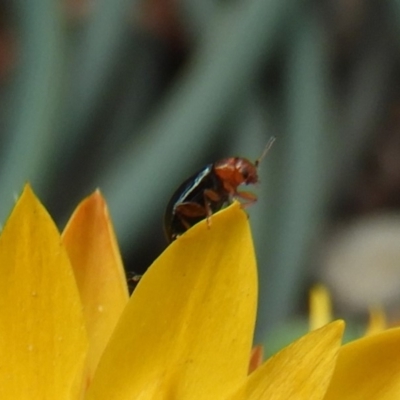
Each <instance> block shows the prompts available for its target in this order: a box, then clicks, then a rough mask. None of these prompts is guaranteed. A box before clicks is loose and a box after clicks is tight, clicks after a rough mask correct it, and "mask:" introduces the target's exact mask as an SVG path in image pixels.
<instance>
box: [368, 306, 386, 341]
mask: <svg viewBox="0 0 400 400" xmlns="http://www.w3.org/2000/svg"><path fill="white" fill-rule="evenodd" d="M386 328H387V324H386V314H385V311H384V310H383V308H382V307H371V308H370V310H369V321H368V326H367V330H366V332H365V334H364V335H365V336H369V335H374V334H375V333H379V332H382V331H384V330H385V329H386Z"/></svg>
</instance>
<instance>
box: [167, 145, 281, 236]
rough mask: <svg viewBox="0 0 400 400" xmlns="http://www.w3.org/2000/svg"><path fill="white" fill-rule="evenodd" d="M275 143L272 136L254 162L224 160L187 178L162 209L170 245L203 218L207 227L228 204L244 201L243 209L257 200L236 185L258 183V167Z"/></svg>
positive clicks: (243, 159)
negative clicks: (239, 200)
mask: <svg viewBox="0 0 400 400" xmlns="http://www.w3.org/2000/svg"><path fill="white" fill-rule="evenodd" d="M274 141H275V138H274V137H272V138H271V139H270V140H269V141H268V143H267V145H266V147H265V149H264V151H263V153H262V155H261V157H259V158H258V159H257V160H256V161H255V162H254V163H252V162H251V161H249V160H248V159H246V158H242V157H230V158H224V159H223V160H220V161H217V162H215V163H213V164H208V165H206V166H205V167H203V168H202V169H201V170H199V171H197V172H196V173H195V174H193V175H192V176H191V177H190V178H188V179H186V181H184V182H183V183H182V185H180V186H179V187H178V189H177V190H176V191H175V193H174V194H173V195H172V197H171V200H170V201H169V203H168V205H167V208H166V210H165V214H164V230H165V234H166V237H167V240H168V241H169V242H172V241H173V240H175V239H176V238H177V237H179V236H180V235H182V233H184V232H186V231H187V230H188V229H189V228H190V227H192V226H193V225H195V224H196V223H197V222H199V221H201V220H203V219H205V218H207V223H208V226H210V225H211V215H212V214H214V213H215V212H217V211H219V210H221V209H222V208H224V207H226V206H227V205H229V204H231V203H232V202H233V200H234V199H241V200H243V201H244V202H243V203H242V206H243V207H246V206H249V205H251V204H253V203H254V202H255V201H257V196H256V195H255V194H254V193H251V192H244V191H238V186H239V185H241V184H245V185H251V184H254V183H257V182H258V175H257V168H258V165H259V163H260V161H261V160H262V159H263V158H264V156H265V155H266V154H267V152H268V150H269V149H270V148H271V146H272V144H273V142H274Z"/></svg>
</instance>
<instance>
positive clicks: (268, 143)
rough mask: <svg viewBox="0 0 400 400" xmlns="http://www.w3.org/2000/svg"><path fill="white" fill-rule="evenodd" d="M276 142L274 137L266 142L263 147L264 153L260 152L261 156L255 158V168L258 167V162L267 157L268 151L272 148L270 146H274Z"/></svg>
mask: <svg viewBox="0 0 400 400" xmlns="http://www.w3.org/2000/svg"><path fill="white" fill-rule="evenodd" d="M275 140H276V137H275V136H271V137H270V138H269V140H268V142H267V144H266V145H265V148H264V151H263V152H262V154H261V156H260V157H258V158H257V160H256V162H255V163H254V165H255V166H256V168H257V167H258V166H259V164H260V162H261V161H262V159H263V158H264V157H265V156H266V155H267V153H268V151H269V149H270V148H271V147H272V145H273V144H274V142H275Z"/></svg>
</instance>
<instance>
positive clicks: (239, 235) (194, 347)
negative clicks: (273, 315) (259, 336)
mask: <svg viewBox="0 0 400 400" xmlns="http://www.w3.org/2000/svg"><path fill="white" fill-rule="evenodd" d="M256 299H257V279H256V266H255V259H254V250H253V245H252V240H251V235H250V230H249V226H248V221H247V216H246V214H245V213H244V212H243V210H241V209H240V207H239V205H238V204H236V203H235V204H234V205H233V206H231V207H229V208H227V209H226V210H223V211H222V212H220V213H217V214H216V215H213V217H212V226H211V228H210V229H207V224H206V222H205V221H203V222H202V223H199V224H197V225H196V226H194V227H193V228H192V229H190V230H189V231H188V232H187V233H185V234H184V235H183V236H181V237H180V238H179V239H178V240H176V241H175V242H174V243H172V244H171V245H170V246H169V247H168V248H167V249H166V251H165V252H164V253H163V254H162V255H161V256H160V257H159V258H158V259H157V260H156V261H155V262H154V264H153V265H152V266H151V267H150V269H149V270H148V271H147V272H146V274H145V275H144V277H143V278H142V280H141V281H140V282H139V284H138V286H137V288H136V290H135V292H134V294H133V296H132V298H131V300H130V302H129V303H128V306H127V308H126V309H125V312H124V314H123V315H122V318H121V320H120V322H119V324H118V325H117V328H116V330H115V332H114V334H113V336H112V337H111V341H110V343H109V346H108V347H107V348H106V350H105V352H104V354H103V357H102V359H101V360H100V363H99V367H98V369H97V371H96V374H95V377H94V380H93V384H92V386H91V390H90V392H89V394H90V395H89V398H90V399H96V400H100V399H107V400H113V399H115V400H117V399H118V400H125V399H166V398H168V399H172V398H174V399H180V400H185V399H191V400H194V399H196V400H197V399H207V400H209V399H218V398H221V396H222V395H224V394H226V393H227V392H228V391H230V390H231V388H232V386H233V385H235V386H236V385H238V384H239V383H240V382H241V381H242V380H243V379H245V378H246V376H247V368H248V362H249V354H250V350H251V343H252V337H253V329H254V323H255V313H256Z"/></svg>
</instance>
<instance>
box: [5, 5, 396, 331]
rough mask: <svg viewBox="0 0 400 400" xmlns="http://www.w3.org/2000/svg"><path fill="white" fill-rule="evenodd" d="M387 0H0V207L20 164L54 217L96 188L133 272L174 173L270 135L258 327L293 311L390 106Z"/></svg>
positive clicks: (250, 153)
mask: <svg viewBox="0 0 400 400" xmlns="http://www.w3.org/2000/svg"><path fill="white" fill-rule="evenodd" d="M399 11H400V3H399V1H394V0H393V1H388V2H380V1H378V0H375V1H365V2H361V1H356V0H352V1H333V0H325V1H321V2H311V1H303V2H299V1H290V0H248V1H241V0H235V1H233V0H230V1H228V0H226V1H211V0H181V1H172V0H170V1H162V0H147V1H144V2H138V1H135V0H132V1H127V0H114V1H107V0H95V1H89V0H63V1H60V2H55V1H53V0H36V1H35V2H31V3H29V4H28V3H27V2H22V1H21V0H14V1H8V2H2V3H1V14H0V16H1V18H0V83H1V91H0V115H1V126H2V128H3V129H2V130H1V136H0V143H1V147H0V152H1V153H0V155H1V158H0V198H1V202H0V220H1V221H4V220H5V218H6V216H7V214H8V212H9V211H10V208H11V205H12V203H13V198H14V196H15V193H19V192H20V190H21V188H22V185H23V183H24V182H25V181H27V180H29V181H31V182H32V184H33V186H34V188H35V190H36V191H37V193H38V194H39V196H40V197H41V198H42V199H44V200H45V201H44V202H45V204H46V206H47V207H48V208H49V210H50V211H51V212H52V214H53V215H55V216H56V218H57V221H58V223H59V224H60V226H62V224H63V223H64V222H65V220H66V218H67V216H68V215H69V213H70V212H71V211H72V209H73V208H74V206H75V205H76V204H77V202H78V201H79V200H80V199H81V198H82V197H84V196H85V195H87V194H89V193H90V192H91V191H92V190H94V189H95V188H96V187H100V189H101V190H102V191H103V193H104V195H105V197H106V198H107V200H108V202H109V206H110V209H111V214H112V217H113V220H114V222H115V225H116V229H117V234H118V237H119V241H120V243H121V246H122V252H123V255H124V258H125V261H126V265H127V268H128V269H129V270H131V271H136V272H143V271H144V270H145V268H146V267H147V266H148V265H149V264H150V263H151V261H152V260H153V259H154V258H155V257H156V256H157V255H158V254H159V253H160V252H161V251H162V249H163V248H164V247H165V240H164V238H163V234H162V225H161V221H162V214H163V209H164V207H165V205H166V204H167V202H168V199H169V197H170V195H171V194H172V192H173V191H174V189H175V188H176V187H177V186H178V185H179V184H180V183H181V181H183V180H184V179H185V178H187V177H188V176H189V175H191V174H192V173H193V172H194V171H195V170H196V169H198V168H200V167H202V166H203V165H204V164H206V163H209V162H212V161H214V160H217V159H219V158H221V157H225V156H230V155H241V156H245V157H248V158H250V159H255V158H257V157H258V156H259V154H260V152H261V151H262V149H263V147H264V145H265V143H266V142H267V140H268V138H269V137H271V136H272V135H275V136H277V142H276V144H275V145H274V148H273V150H272V151H271V152H270V153H269V155H268V157H267V159H266V160H264V161H263V164H262V166H261V168H260V176H261V181H262V183H261V184H260V186H259V188H258V189H257V193H258V195H259V202H258V204H257V205H256V206H254V207H253V208H252V209H251V210H249V212H250V216H251V220H252V225H253V228H254V236H255V242H256V251H257V255H258V260H259V265H260V307H259V325H258V331H257V335H258V337H259V338H261V337H263V336H264V334H265V332H266V331H267V330H269V329H273V328H274V326H277V324H279V323H281V322H282V321H284V320H285V319H286V318H287V317H288V316H290V315H292V314H293V313H294V312H295V311H298V310H299V307H300V303H301V302H300V300H299V299H300V298H301V295H302V294H303V293H304V292H305V288H306V285H307V283H308V282H309V281H310V279H311V276H312V268H313V266H314V265H315V252H313V251H311V250H312V249H313V248H315V244H316V243H317V242H318V240H317V239H318V238H319V237H320V236H321V234H322V233H323V229H324V227H325V226H326V224H327V223H328V222H329V221H330V219H331V218H332V217H333V216H336V217H337V216H341V215H344V214H345V211H346V210H347V211H348V210H349V209H351V207H347V206H348V205H349V204H351V205H352V206H353V208H352V210H353V211H352V212H356V211H355V209H356V208H357V207H354V205H357V202H356V201H355V202H354V201H353V202H351V201H350V200H351V199H353V200H354V197H353V198H352V197H351V193H352V189H353V188H354V187H355V186H354V182H355V181H356V180H357V177H358V176H359V169H360V165H362V160H363V157H364V156H365V154H366V152H367V151H369V150H370V149H371V148H372V147H373V146H374V143H376V140H377V139H376V138H377V135H378V132H382V130H383V129H384V127H385V126H387V124H390V123H391V118H393V115H394V114H393V110H396V109H397V110H398V107H399V104H398V98H399V97H398V96H399V93H398V89H397V88H398V81H399V78H398V77H399V74H398V70H399V65H398V54H399V53H398V46H399V40H398V33H399V26H400V20H399ZM396 107H397V108H396ZM397 119H398V118H397ZM398 122H399V121H397V124H398ZM397 124H396V123H395V124H394V127H393V128H392V130H393V131H395V132H398V126H397ZM396 187H397V186H396Z"/></svg>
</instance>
